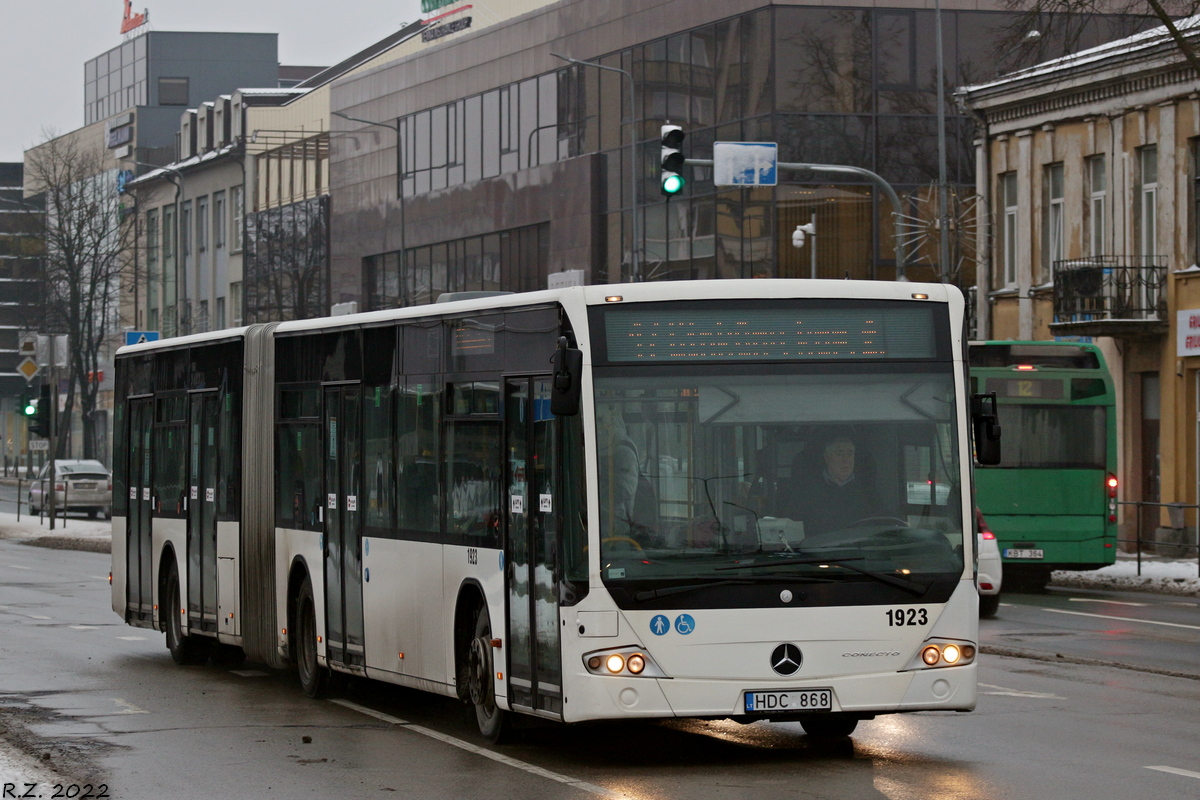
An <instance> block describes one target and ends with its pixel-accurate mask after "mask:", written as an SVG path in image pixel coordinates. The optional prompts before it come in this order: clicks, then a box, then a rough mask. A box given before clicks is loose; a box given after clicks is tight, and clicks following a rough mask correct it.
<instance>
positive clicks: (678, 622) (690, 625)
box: [675, 614, 696, 636]
mask: <svg viewBox="0 0 1200 800" xmlns="http://www.w3.org/2000/svg"><path fill="white" fill-rule="evenodd" d="M675 630H677V631H679V632H680V633H682V634H683V635H684V636H687V635H688V634H689V633H691V632H692V631H694V630H696V620H694V619H692V615H691V614H680V615H679V616H678V617H676V618H675Z"/></svg>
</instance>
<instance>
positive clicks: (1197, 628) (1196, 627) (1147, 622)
mask: <svg viewBox="0 0 1200 800" xmlns="http://www.w3.org/2000/svg"><path fill="white" fill-rule="evenodd" d="M1042 611H1049V612H1051V613H1052V614H1073V615H1074V616H1077V617H1096V618H1097V619H1115V620H1117V621H1119V622H1140V623H1142V624H1143V625H1163V626H1165V627H1168V628H1187V629H1188V630H1192V631H1200V625H1183V624H1181V623H1179V622H1159V621H1158V620H1153V619H1136V618H1134V617H1114V616H1113V615H1111V614H1089V613H1087V612H1086V611H1067V610H1065V609H1062V608H1043V609H1042Z"/></svg>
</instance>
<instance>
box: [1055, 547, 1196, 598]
mask: <svg viewBox="0 0 1200 800" xmlns="http://www.w3.org/2000/svg"><path fill="white" fill-rule="evenodd" d="M1050 584H1051V585H1052V586H1069V587H1072V588H1077V589H1078V588H1082V589H1120V590H1123V591H1134V592H1155V593H1157V594H1178V595H1188V596H1191V597H1200V565H1198V564H1197V561H1196V559H1194V558H1191V559H1164V558H1159V557H1157V556H1146V555H1143V556H1142V568H1141V575H1139V574H1138V564H1137V556H1136V555H1134V554H1132V553H1121V554H1119V555H1118V557H1117V563H1115V564H1113V565H1111V566H1108V567H1105V568H1104V569H1097V570H1091V571H1089V572H1066V571H1058V572H1055V573H1054V576H1053V578H1052V579H1051V581H1050Z"/></svg>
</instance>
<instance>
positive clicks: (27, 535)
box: [0, 512, 112, 550]
mask: <svg viewBox="0 0 1200 800" xmlns="http://www.w3.org/2000/svg"><path fill="white" fill-rule="evenodd" d="M0 539H18V540H30V539H47V540H49V539H55V540H64V539H69V540H76V541H80V542H81V544H83V546H82V547H80V548H79V549H86V550H92V549H95V546H99V545H102V544H107V543H108V542H111V541H112V523H111V522H109V521H108V520H103V519H95V520H93V519H85V518H82V517H78V516H73V517H69V518H68V519H66V520H64V519H62V518H61V517H60V518H59V519H57V520H55V523H54V530H50V520H49V519H42V520H40V521H39V520H38V518H37V517H36V516H32V517H31V516H30V515H29V514H28V513H25V512H22V514H21V520H20V522H18V521H17V515H16V514H7V513H3V512H0ZM89 545H93V546H89Z"/></svg>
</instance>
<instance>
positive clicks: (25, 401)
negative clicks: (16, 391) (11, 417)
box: [20, 389, 37, 417]
mask: <svg viewBox="0 0 1200 800" xmlns="http://www.w3.org/2000/svg"><path fill="white" fill-rule="evenodd" d="M20 408H21V414H22V415H23V416H26V417H32V416H33V415H34V414H36V413H37V400H34V399H33V398H32V397H31V396H30V394H29V390H28V389H26V390H25V391H23V392H21V406H20Z"/></svg>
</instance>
